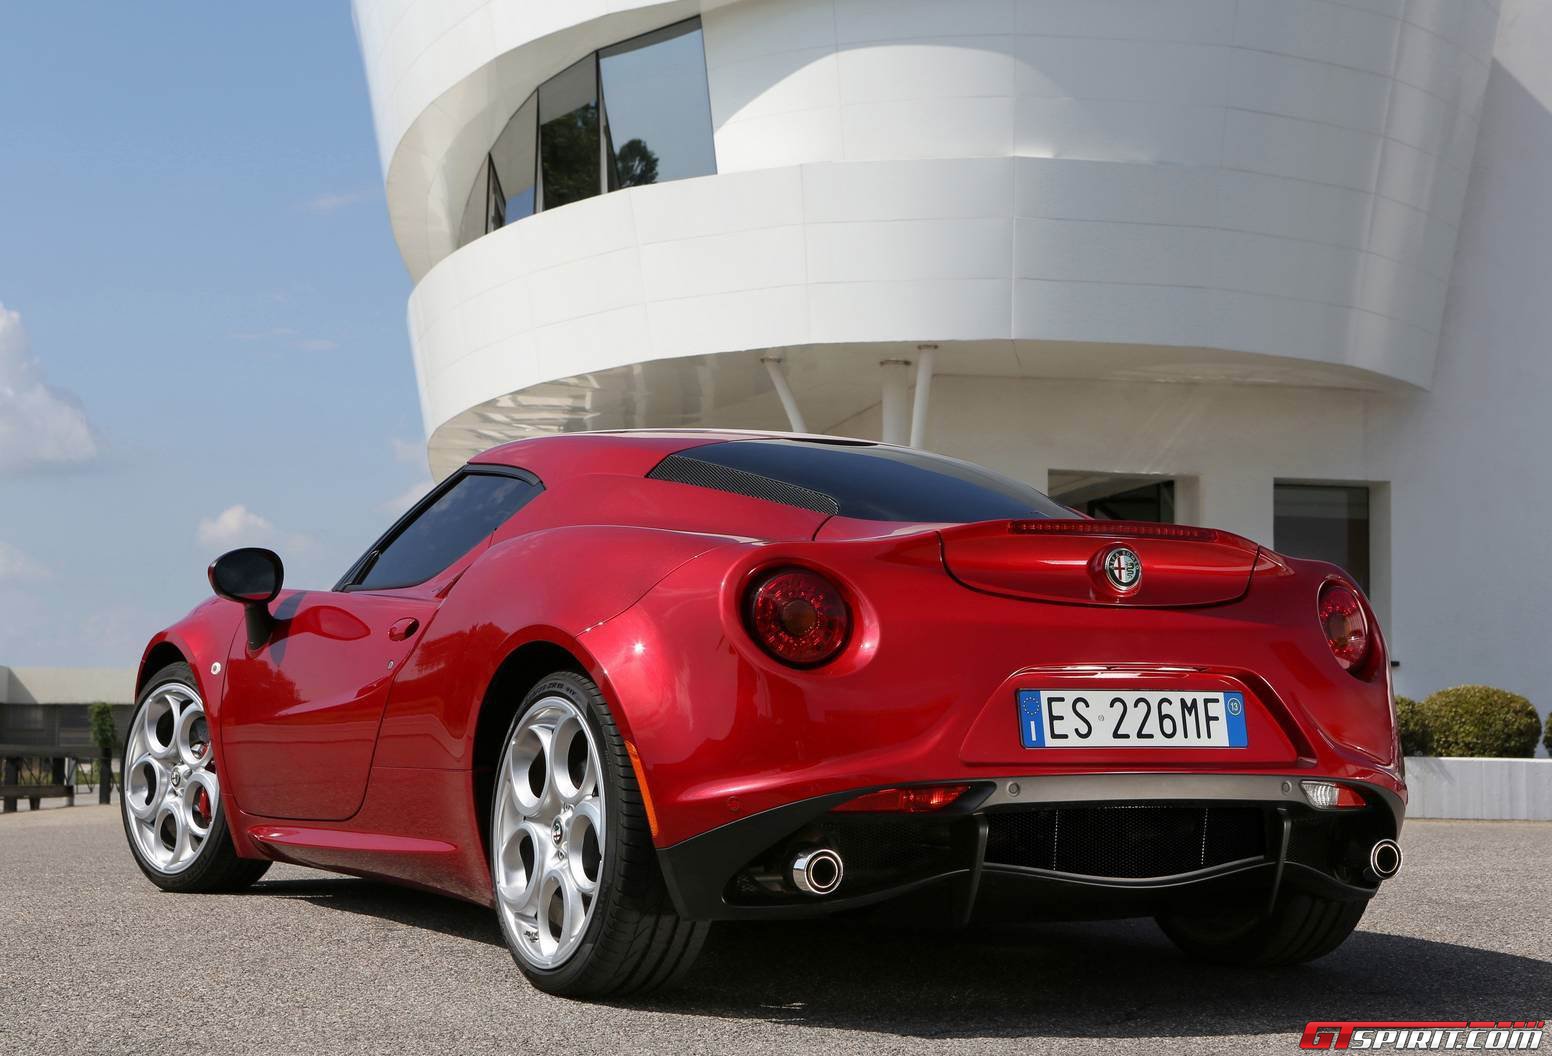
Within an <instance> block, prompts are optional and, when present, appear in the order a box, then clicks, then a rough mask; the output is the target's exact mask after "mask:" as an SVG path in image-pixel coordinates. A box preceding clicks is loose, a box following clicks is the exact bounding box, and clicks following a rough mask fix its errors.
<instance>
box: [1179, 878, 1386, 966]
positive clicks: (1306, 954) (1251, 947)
mask: <svg viewBox="0 0 1552 1056" xmlns="http://www.w3.org/2000/svg"><path fill="white" fill-rule="evenodd" d="M1368 905H1369V903H1368V901H1367V900H1365V901H1360V902H1339V901H1336V900H1333V899H1328V898H1318V897H1316V896H1314V895H1308V894H1304V893H1303V892H1294V893H1292V894H1288V895H1285V896H1284V897H1283V898H1282V899H1281V900H1280V901H1279V902H1278V904H1277V908H1276V909H1274V910H1273V911H1272V912H1270V913H1265V912H1253V911H1248V910H1247V911H1242V912H1240V913H1232V912H1231V913H1218V914H1207V915H1202V916H1194V915H1189V916H1188V915H1183V914H1169V915H1164V916H1160V917H1159V918H1158V923H1159V927H1160V928H1162V929H1163V931H1164V934H1165V935H1167V936H1169V940H1170V941H1171V942H1173V943H1174V944H1175V945H1176V946H1178V947H1179V948H1180V949H1181V950H1182V951H1183V952H1185V953H1186V954H1187V955H1189V956H1191V957H1195V958H1198V959H1200V960H1204V961H1212V962H1214V963H1217V964H1237V965H1247V966H1268V967H1269V966H1274V965H1285V964H1303V963H1304V962H1306V961H1313V960H1314V959H1315V958H1317V957H1324V956H1325V955H1326V954H1328V953H1330V952H1331V951H1332V950H1334V949H1336V948H1337V947H1338V946H1340V945H1342V943H1343V941H1344V940H1346V938H1347V936H1349V935H1351V934H1352V932H1353V929H1354V928H1356V927H1357V926H1358V921H1359V920H1361V919H1363V911H1364V910H1365V909H1366V908H1368Z"/></svg>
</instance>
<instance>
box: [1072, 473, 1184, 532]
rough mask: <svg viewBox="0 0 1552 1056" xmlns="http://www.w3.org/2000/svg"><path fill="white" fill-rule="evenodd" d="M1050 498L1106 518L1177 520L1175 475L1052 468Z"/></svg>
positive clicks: (1161, 521) (1166, 521)
mask: <svg viewBox="0 0 1552 1056" xmlns="http://www.w3.org/2000/svg"><path fill="white" fill-rule="evenodd" d="M1049 486H1050V494H1051V498H1053V499H1055V500H1056V501H1057V502H1059V503H1061V504H1062V505H1064V506H1070V507H1072V508H1073V509H1075V510H1077V511H1078V512H1080V513H1085V514H1087V515H1088V516H1090V517H1097V518H1099V519H1100V520H1104V521H1153V522H1156V523H1161V524H1174V523H1175V510H1176V505H1175V481H1174V478H1172V477H1158V476H1142V475H1137V474H1123V473H1088V472H1084V471H1082V470H1057V469H1053V470H1052V471H1051V474H1050V477H1049Z"/></svg>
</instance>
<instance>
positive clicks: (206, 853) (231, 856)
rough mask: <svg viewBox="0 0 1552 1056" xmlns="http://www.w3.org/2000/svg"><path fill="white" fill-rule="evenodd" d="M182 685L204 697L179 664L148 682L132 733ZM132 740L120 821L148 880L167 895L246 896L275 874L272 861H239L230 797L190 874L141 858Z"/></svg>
mask: <svg viewBox="0 0 1552 1056" xmlns="http://www.w3.org/2000/svg"><path fill="white" fill-rule="evenodd" d="M170 682H171V683H177V684H179V685H182V686H186V687H188V688H189V689H191V690H193V691H194V692H196V693H197V692H198V683H197V682H195V681H194V670H193V668H191V667H189V665H188V664H185V663H182V662H179V663H176V664H168V665H167V666H166V667H164V668H162V669H161V670H160V671H158V672H156V674H154V675H152V676H151V678H150V679H149V680H148V681H147V682H146V688H145V689H144V690H143V691H142V692H141V694H140V697H139V699H137V700H136V701H135V711H134V718H132V719H131V720H130V729H131V730H133V729H134V724H135V723H136V722H138V721H139V720H140V713H141V711H142V709H144V708H145V706H146V705H147V703H148V702H149V701H150V700H151V699H152V697H153V696H154V695H155V694H156V693H157V692H158V691H159V690H160V689H162V688H163V687H165V686H166V685H167V684H168V683H170ZM129 750H130V738H129V737H126V738H125V739H124V756H123V758H122V759H121V760H120V762H119V773H120V774H122V775H123V781H124V783H123V787H122V788H121V789H120V790H119V817H120V819H121V820H122V821H123V823H124V838H125V840H126V841H127V842H128V843H129V853H130V854H132V855H133V856H134V858H135V864H136V865H138V866H139V867H140V871H141V872H142V873H144V874H145V875H146V879H148V880H150V881H151V883H153V884H155V885H156V886H157V887H159V888H161V889H162V890H163V891H177V892H185V893H198V894H205V893H211V892H219V891H240V890H242V889H243V888H245V887H247V886H249V885H250V884H252V883H253V882H254V881H255V880H257V879H258V878H259V877H261V876H263V875H264V873H265V871H266V870H268V869H269V866H270V863H269V862H268V861H267V860H256V859H252V858H239V857H238V856H237V851H236V849H235V848H234V847H233V845H232V834H231V830H229V829H228V828H227V824H226V803H225V797H224V796H223V797H218V801H217V803H216V810H215V816H214V817H213V818H212V819H211V823H210V835H209V836H207V837H206V838H205V842H204V844H203V845H202V846H201V847H200V849H199V852H198V854H197V855H196V857H195V859H194V861H193V863H191V864H190V865H188V866H187V867H185V868H184V869H182V870H180V871H178V872H174V873H169V872H164V871H163V870H161V869H159V868H158V867H157V866H156V865H155V864H154V863H152V862H150V861H148V860H147V859H146V858H145V856H144V855H143V854H142V853H141V850H140V846H139V844H138V843H137V842H136V840H135V835H134V833H133V832H132V831H131V826H132V825H133V824H134V822H133V819H132V817H131V815H130V813H129V766H130V762H131V760H130V758H129Z"/></svg>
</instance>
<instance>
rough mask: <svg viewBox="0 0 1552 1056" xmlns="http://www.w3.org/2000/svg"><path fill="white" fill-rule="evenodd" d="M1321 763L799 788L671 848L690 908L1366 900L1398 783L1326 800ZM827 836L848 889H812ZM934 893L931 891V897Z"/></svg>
mask: <svg viewBox="0 0 1552 1056" xmlns="http://www.w3.org/2000/svg"><path fill="white" fill-rule="evenodd" d="M1311 779H1312V777H1311V775H1310V774H1309V773H1307V772H1306V773H1304V774H1288V775H1276V774H1154V773H1123V774H1073V775H1047V776H1036V777H1028V776H1021V777H1010V778H1001V779H983V780H974V781H971V782H968V783H969V784H970V785H971V788H970V790H969V791H968V792H966V793H965V794H964V795H963V796H962V797H961V798H960V799H959V800H958V801H957V802H956V803H955V804H954V805H953V806H951V807H949V808H946V809H944V810H942V811H939V812H935V813H930V814H892V813H861V812H835V811H834V808H835V807H837V806H839V805H841V804H842V803H845V802H846V801H847V800H849V799H852V798H854V797H855V796H857V795H859V794H861V793H865V792H868V791H871V789H868V788H859V789H854V790H851V791H847V792H841V793H835V794H831V795H824V796H819V797H815V798H810V799H805V800H801V801H798V802H795V803H789V804H787V805H785V806H781V807H776V808H773V809H771V810H766V811H763V812H761V813H758V814H754V815H751V816H748V817H745V818H742V819H740V820H738V821H734V822H730V823H728V824H726V825H723V826H720V827H718V828H716V829H712V830H710V831H708V832H705V833H702V834H700V835H698V836H694V837H691V838H690V839H686V840H683V841H680V842H679V843H677V844H675V845H673V846H670V847H665V848H661V849H660V850H659V852H658V856H659V861H660V863H661V865H662V869H663V874H664V877H665V880H666V882H667V884H668V888H669V890H670V893H671V894H672V897H673V899H674V902H675V905H676V907H677V909H678V911H679V912H680V914H681V915H683V916H685V917H687V918H690V919H697V920H719V919H720V920H727V919H772V918H778V919H779V918H789V917H814V916H825V915H829V914H833V913H839V912H844V911H847V910H855V909H862V908H864V907H883V906H889V905H891V904H899V905H900V906H902V907H904V906H909V907H911V911H912V912H913V913H914V914H915V916H916V918H917V919H922V918H923V916H924V915H925V916H926V919H936V920H939V921H941V922H942V923H944V924H955V923H964V922H967V921H969V920H970V919H972V918H982V917H995V918H1009V917H1014V918H1020V917H1021V918H1040V917H1055V918H1100V917H1117V916H1144V915H1151V914H1154V913H1157V912H1161V911H1165V910H1169V909H1180V908H1183V907H1185V908H1189V907H1190V906H1192V905H1216V904H1219V903H1221V902H1226V901H1249V902H1251V903H1256V902H1264V903H1266V904H1270V902H1271V901H1272V900H1275V899H1276V898H1277V897H1278V895H1279V893H1280V892H1283V891H1291V890H1306V891H1312V892H1315V893H1318V894H1321V895H1323V896H1324V897H1327V898H1333V899H1342V900H1362V899H1367V898H1369V897H1371V896H1372V895H1373V894H1374V893H1375V891H1377V890H1378V887H1379V883H1380V880H1379V879H1378V878H1376V877H1375V876H1374V875H1373V874H1372V873H1369V872H1366V870H1365V862H1366V861H1367V852H1368V850H1369V849H1370V848H1371V847H1372V846H1373V845H1374V844H1375V843H1376V842H1377V841H1380V840H1387V839H1394V838H1395V836H1396V835H1397V834H1398V833H1399V831H1400V828H1401V823H1402V819H1403V815H1404V809H1405V807H1404V803H1403V801H1402V799H1401V797H1400V796H1399V795H1398V794H1397V793H1396V791H1394V790H1392V789H1389V788H1385V787H1383V786H1381V785H1379V784H1373V783H1368V782H1359V781H1345V782H1342V783H1343V784H1346V785H1347V786H1348V787H1351V788H1353V789H1354V790H1356V791H1358V792H1359V793H1360V794H1361V795H1362V796H1363V798H1364V800H1365V804H1366V805H1365V806H1364V807H1362V808H1349V809H1342V810H1332V809H1318V808H1316V807H1314V806H1312V805H1311V803H1310V802H1309V800H1308V799H1307V798H1306V796H1305V793H1304V791H1303V789H1302V787H1301V784H1300V782H1301V781H1307V780H1311ZM820 847H822V848H826V849H831V850H834V851H835V852H836V854H837V855H839V857H840V858H841V860H842V862H843V863H844V875H843V879H842V881H841V883H840V885H839V886H838V887H837V888H836V890H835V891H834V892H833V893H831V894H829V895H825V896H815V895H813V894H808V893H804V892H803V891H802V890H800V889H799V887H798V886H797V885H795V884H794V882H793V880H792V878H791V876H790V869H789V866H790V862H791V860H792V858H793V856H794V855H796V854H797V853H798V852H800V851H802V850H805V849H814V848H820ZM923 903H925V905H924V904H923Z"/></svg>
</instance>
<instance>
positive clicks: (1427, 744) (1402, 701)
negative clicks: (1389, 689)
mask: <svg viewBox="0 0 1552 1056" xmlns="http://www.w3.org/2000/svg"><path fill="white" fill-rule="evenodd" d="M1396 728H1397V730H1398V732H1399V733H1400V734H1401V754H1402V755H1432V754H1433V731H1432V730H1431V729H1430V728H1429V725H1428V716H1427V715H1426V714H1425V713H1424V711H1423V704H1422V701H1418V700H1413V699H1412V698H1411V697H1397V698H1396Z"/></svg>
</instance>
